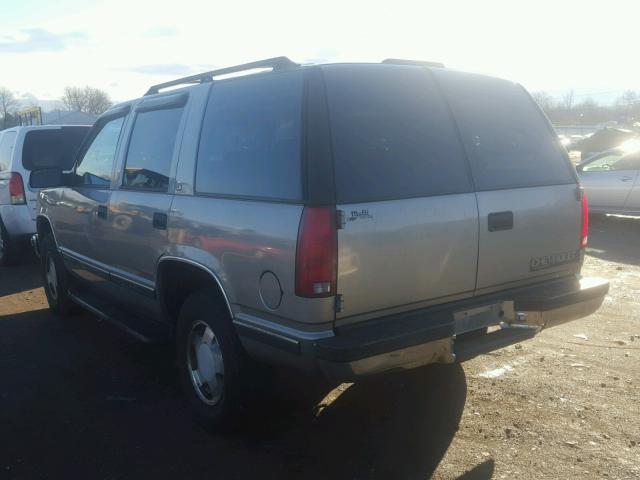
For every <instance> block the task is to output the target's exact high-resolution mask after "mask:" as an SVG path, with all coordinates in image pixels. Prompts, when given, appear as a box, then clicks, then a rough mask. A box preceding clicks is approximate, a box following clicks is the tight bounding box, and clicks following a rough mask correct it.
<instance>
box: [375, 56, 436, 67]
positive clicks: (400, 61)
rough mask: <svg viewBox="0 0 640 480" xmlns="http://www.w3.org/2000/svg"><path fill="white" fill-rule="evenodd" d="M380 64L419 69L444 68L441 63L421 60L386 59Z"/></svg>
mask: <svg viewBox="0 0 640 480" xmlns="http://www.w3.org/2000/svg"><path fill="white" fill-rule="evenodd" d="M382 63H388V64H391V65H418V66H420V67H435V68H444V63H441V62H428V61H423V60H404V59H402V58H387V59H386V60H383V61H382Z"/></svg>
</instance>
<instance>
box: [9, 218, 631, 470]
mask: <svg viewBox="0 0 640 480" xmlns="http://www.w3.org/2000/svg"><path fill="white" fill-rule="evenodd" d="M590 243H591V249H590V250H589V255H590V256H589V257H588V259H587V262H586V267H585V273H588V274H593V275H599V276H604V277H606V278H609V279H610V280H611V282H612V288H611V294H610V295H609V297H608V298H607V299H606V301H605V304H604V305H603V307H602V308H601V310H600V311H599V312H598V313H597V314H595V315H592V316H591V317H589V318H586V319H584V320H581V321H577V322H573V323H571V324H568V325H565V326H562V327H558V328H556V329H552V330H549V331H546V332H543V333H542V334H541V335H539V336H538V337H537V338H536V339H534V340H531V341H529V342H526V343H523V344H521V345H516V346H513V347H509V348H507V349H504V350H501V351H498V352H495V353H494V354H492V355H486V356H484V357H481V358H477V359H475V360H473V361H470V362H467V363H465V364H464V365H462V366H460V365H453V366H438V367H430V368H426V369H421V370H417V371H414V372H411V373H410V374H407V375H396V376H390V377H385V378H380V379H376V380H372V381H368V382H361V383H357V384H354V385H346V384H343V385H340V386H336V385H330V384H328V383H327V382H324V381H320V380H318V379H309V378H304V377H300V376H298V375H295V374H293V373H290V372H277V379H276V382H275V388H274V389H273V390H272V391H271V392H270V394H265V395H261V396H259V397H257V399H256V400H255V401H254V403H252V404H251V405H250V406H249V408H248V409H247V412H246V418H245V419H244V421H243V422H242V425H239V428H238V432H237V433H233V434H230V435H226V436H222V435H215V434H212V433H209V432H207V431H204V430H202V429H200V428H199V427H197V426H196V425H195V424H194V423H193V422H192V421H191V418H190V416H189V412H188V411H187V410H186V409H185V407H184V406H183V403H182V401H181V397H180V392H179V391H178V389H177V387H176V381H175V372H174V370H173V367H172V362H171V355H172V353H171V348H170V347H167V346H145V345H141V344H138V343H136V342H135V341H132V340H130V339H128V338H127V337H125V336H123V335H122V334H120V333H119V332H118V331H116V330H114V329H113V328H112V327H111V326H109V325H107V324H104V323H98V322H96V321H95V320H94V318H93V317H91V316H90V315H81V316H77V317H73V318H71V319H68V320H65V321H60V320H57V319H55V318H53V317H52V316H51V315H49V313H48V311H47V310H46V308H45V307H46V305H45V301H44V296H43V293H42V290H41V289H40V288H39V287H38V273H37V265H36V264H35V262H31V263H30V264H27V265H24V266H20V267H13V268H5V269H0V379H1V380H2V382H1V384H0V478H8V479H11V478H18V479H32V478H65V479H66V478H100V479H121V478H136V479H138V478H151V477H152V476H153V477H154V478H181V479H182V478H215V479H236V478H237V479H247V478H251V479H253V478H261V479H266V478H278V479H283V478H336V479H337V478H348V479H367V478H384V479H386V478H397V479H414V478H415V479H418V478H421V479H424V478H429V477H430V476H433V477H434V478H436V479H452V478H458V479H484V478H507V479H512V478H527V479H529V478H535V479H540V478H545V479H547V478H548V479H565V478H587V479H593V478H620V479H623V478H624V479H632V478H633V479H637V478H640V416H639V413H640V220H634V219H622V218H606V219H601V220H598V221H596V222H594V224H593V225H592V229H591V237H590Z"/></svg>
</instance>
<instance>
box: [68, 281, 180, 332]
mask: <svg viewBox="0 0 640 480" xmlns="http://www.w3.org/2000/svg"><path fill="white" fill-rule="evenodd" d="M69 298H70V299H71V300H72V301H73V302H74V303H77V304H78V305H80V306H81V307H82V308H84V309H85V310H88V311H90V312H91V313H93V314H95V315H97V316H98V317H99V318H100V319H101V320H105V321H107V322H109V323H111V324H113V325H115V326H116V327H118V328H120V329H121V330H124V331H125V332H126V333H128V334H129V335H131V336H132V337H135V338H137V339H138V340H140V341H142V342H144V343H159V342H165V341H167V340H169V339H170V338H171V336H172V331H171V328H170V327H169V326H168V325H165V324H163V323H160V322H157V321H155V320H150V319H146V318H143V317H138V316H135V315H133V314H131V313H129V312H125V311H123V310H121V309H119V308H118V307H116V306H114V305H113V304H111V303H109V302H107V301H105V300H103V299H102V298H100V297H98V296H96V295H94V294H92V293H90V292H84V291H83V292H70V293H69Z"/></svg>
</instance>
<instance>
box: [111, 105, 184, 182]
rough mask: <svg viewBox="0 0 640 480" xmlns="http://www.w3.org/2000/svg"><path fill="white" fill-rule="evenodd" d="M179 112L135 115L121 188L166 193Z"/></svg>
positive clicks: (164, 111) (179, 109)
mask: <svg viewBox="0 0 640 480" xmlns="http://www.w3.org/2000/svg"><path fill="white" fill-rule="evenodd" d="M182 111H183V109H182V108H170V109H164V110H151V111H148V112H142V113H138V114H137V116H136V121H135V124H134V126H133V132H132V133H131V140H130V142H129V150H128V152H127V160H126V166H125V169H124V178H123V180H122V185H123V186H124V187H128V188H135V189H141V190H155V191H166V190H167V188H168V187H169V173H170V170H171V160H172V158H173V150H174V147H175V143H176V136H177V134H178V126H179V125H180V118H181V117H182Z"/></svg>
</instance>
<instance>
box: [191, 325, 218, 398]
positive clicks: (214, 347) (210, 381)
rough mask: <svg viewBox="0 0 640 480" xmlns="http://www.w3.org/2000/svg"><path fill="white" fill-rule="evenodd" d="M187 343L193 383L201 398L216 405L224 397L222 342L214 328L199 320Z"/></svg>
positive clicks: (192, 328) (192, 329) (193, 327)
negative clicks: (219, 340) (220, 342)
mask: <svg viewBox="0 0 640 480" xmlns="http://www.w3.org/2000/svg"><path fill="white" fill-rule="evenodd" d="M187 342H188V345H187V352H188V353H187V361H188V368H189V373H190V376H191V383H192V385H193V387H194V390H195V391H196V393H197V394H198V397H199V398H200V400H202V401H203V402H204V403H206V404H207V405H215V404H217V403H218V402H219V401H220V398H221V397H222V391H223V387H224V362H223V361H222V351H221V350H220V344H219V343H218V339H217V338H216V336H215V334H214V333H213V330H212V329H211V327H209V325H207V324H206V323H205V322H202V321H198V322H195V323H194V324H193V326H192V327H191V332H190V333H189V337H188V340H187Z"/></svg>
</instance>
